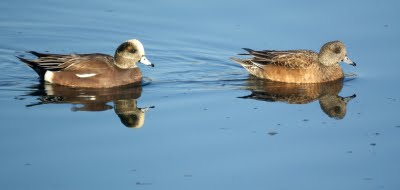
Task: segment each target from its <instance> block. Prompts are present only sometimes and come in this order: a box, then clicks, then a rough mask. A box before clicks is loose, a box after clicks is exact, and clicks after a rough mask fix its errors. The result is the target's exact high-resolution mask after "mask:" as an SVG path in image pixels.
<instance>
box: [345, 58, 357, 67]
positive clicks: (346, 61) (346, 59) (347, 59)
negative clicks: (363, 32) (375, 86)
mask: <svg viewBox="0 0 400 190" xmlns="http://www.w3.org/2000/svg"><path fill="white" fill-rule="evenodd" d="M343 62H344V63H347V64H349V65H352V66H354V67H355V66H356V62H354V61H352V60H350V59H349V57H347V56H346V57H344V59H343Z"/></svg>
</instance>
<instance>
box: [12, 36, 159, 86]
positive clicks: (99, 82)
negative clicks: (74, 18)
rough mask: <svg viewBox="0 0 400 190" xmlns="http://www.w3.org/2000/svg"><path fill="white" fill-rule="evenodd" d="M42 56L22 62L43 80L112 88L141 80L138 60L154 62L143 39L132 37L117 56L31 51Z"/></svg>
mask: <svg viewBox="0 0 400 190" xmlns="http://www.w3.org/2000/svg"><path fill="white" fill-rule="evenodd" d="M29 53H31V54H33V55H35V56H37V57H38V59H35V60H27V59H24V58H22V57H18V56H17V58H18V59H20V60H21V61H22V62H24V63H26V64H27V65H28V66H29V67H31V68H32V69H33V70H35V71H36V72H37V74H38V75H39V76H40V79H41V80H44V81H47V82H50V83H55V84H60V85H65V86H71V87H83V88H110V87H115V86H122V85H127V84H132V83H139V82H140V81H141V79H142V73H141V72H140V69H139V68H138V67H137V65H136V63H137V62H141V63H143V64H145V65H149V66H152V67H154V65H153V64H152V63H151V62H150V61H149V60H148V59H147V58H146V57H145V52H144V48H143V45H142V43H140V41H139V40H136V39H133V40H128V41H126V42H124V43H122V44H121V45H119V46H118V48H117V50H116V51H115V54H114V57H112V56H110V55H106V54H100V53H93V54H70V55H61V54H46V53H38V52H35V51H30V52H29Z"/></svg>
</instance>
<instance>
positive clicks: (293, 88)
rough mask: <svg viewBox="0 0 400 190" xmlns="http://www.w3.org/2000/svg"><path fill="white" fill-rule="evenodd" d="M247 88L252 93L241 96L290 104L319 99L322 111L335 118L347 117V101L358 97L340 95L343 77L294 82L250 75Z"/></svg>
mask: <svg viewBox="0 0 400 190" xmlns="http://www.w3.org/2000/svg"><path fill="white" fill-rule="evenodd" d="M247 88H248V89H249V90H251V91H252V93H251V94H250V95H248V96H242V97H239V98H246V99H255V100H261V101H268V102H286V103H289V104H308V103H311V102H313V101H316V100H319V104H320V106H321V109H322V111H323V112H324V113H325V114H326V115H328V116H329V117H331V118H335V119H343V118H344V117H345V115H346V108H347V103H348V102H349V101H350V100H352V99H353V98H355V97H356V95H355V94H353V95H352V96H347V97H342V96H339V95H338V94H339V92H340V91H341V90H342V88H343V80H342V79H340V80H336V81H331V82H326V83H317V84H293V83H282V82H273V81H268V80H260V79H257V78H255V77H252V76H250V77H249V78H248V80H247Z"/></svg>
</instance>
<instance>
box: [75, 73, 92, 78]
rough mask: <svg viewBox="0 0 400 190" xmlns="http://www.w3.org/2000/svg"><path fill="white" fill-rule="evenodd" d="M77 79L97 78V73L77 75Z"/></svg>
mask: <svg viewBox="0 0 400 190" xmlns="http://www.w3.org/2000/svg"><path fill="white" fill-rule="evenodd" d="M75 75H76V76H77V77H79V78H89V77H93V76H96V74H95V73H89V74H75Z"/></svg>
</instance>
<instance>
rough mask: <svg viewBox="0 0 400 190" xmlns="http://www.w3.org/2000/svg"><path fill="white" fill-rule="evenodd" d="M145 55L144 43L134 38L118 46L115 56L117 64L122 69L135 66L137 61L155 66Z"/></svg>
mask: <svg viewBox="0 0 400 190" xmlns="http://www.w3.org/2000/svg"><path fill="white" fill-rule="evenodd" d="M145 55H146V54H145V51H144V47H143V44H142V43H141V42H140V41H139V40H137V39H132V40H128V41H125V42H124V43H122V44H121V45H119V46H118V48H117V50H116V51H115V56H114V58H115V61H116V65H117V66H118V67H120V68H122V69H127V68H134V67H136V63H137V62H140V63H143V64H144V65H148V66H152V67H154V64H152V63H151V62H150V61H149V60H148V59H147V58H146V56H145Z"/></svg>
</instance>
